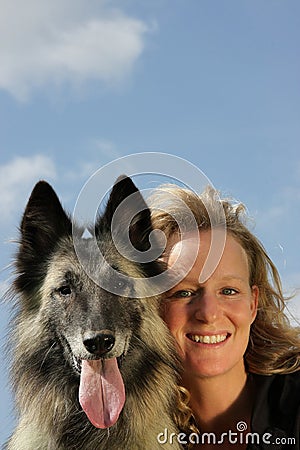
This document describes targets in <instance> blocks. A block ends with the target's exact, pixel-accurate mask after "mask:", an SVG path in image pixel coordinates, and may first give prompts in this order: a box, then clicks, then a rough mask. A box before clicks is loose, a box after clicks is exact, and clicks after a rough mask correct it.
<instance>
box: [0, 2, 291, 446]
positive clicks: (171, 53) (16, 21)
mask: <svg viewBox="0 0 300 450" xmlns="http://www.w3.org/2000/svg"><path fill="white" fill-rule="evenodd" d="M299 46H300V4H299V2H298V1H297V0H286V1H284V2H283V1H281V0H264V1H261V0H251V1H250V0H246V1H243V2H241V1H240V0H228V1H226V2H216V1H215V2H212V1H211V0H172V1H171V0H139V1H137V0H122V1H121V0H119V1H117V0H116V1H110V0H103V1H102V0H97V1H96V0H90V1H89V2H86V1H84V0H52V1H51V2H48V1H45V0H42V1H41V0H28V1H27V2H23V1H22V0H13V1H11V0H9V1H8V0H0V186H1V195H0V207H1V227H0V266H1V268H3V270H2V271H1V272H0V283H1V290H2V291H3V290H4V289H5V287H6V286H7V284H9V282H10V277H11V271H9V270H6V269H4V268H5V267H6V266H7V265H8V264H9V262H11V260H12V257H13V254H14V252H15V250H16V247H15V245H14V244H12V243H10V242H9V240H10V239H13V238H15V237H16V236H17V226H18V224H19V221H20V217H21V214H22V211H23V209H24V207H25V203H26V201H27V198H28V195H29V194H30V191H31V189H32V187H33V185H34V184H35V182H36V181H38V180H39V179H41V178H43V179H47V180H48V181H49V182H50V183H51V184H52V185H53V186H54V188H55V189H56V191H57V193H58V194H59V196H60V198H61V199H62V201H63V204H64V205H65V206H66V207H67V208H68V209H69V210H70V211H72V208H73V207H74V205H75V201H76V198H77V196H78V194H79V192H80V190H81V188H82V186H83V184H84V183H85V182H86V181H87V179H88V178H89V177H90V176H91V175H92V174H93V173H94V171H95V170H97V169H98V168H100V167H102V166H103V165H104V164H107V163H109V162H110V161H112V160H114V159H116V158H119V157H122V156H125V155H129V154H134V153H138V152H150V151H151V152H165V153H169V154H172V155H175V156H180V157H182V158H185V159H187V160H188V161H190V162H191V163H193V164H195V165H196V166H197V167H199V168H200V169H201V170H202V171H203V172H204V173H205V174H206V176H207V177H208V178H209V179H210V180H211V181H212V182H213V184H214V186H215V187H217V188H218V189H220V190H221V191H222V192H223V193H225V194H228V195H231V196H233V197H234V198H236V199H238V200H241V201H242V202H244V203H245V204H246V205H247V207H248V210H249V213H250V215H251V217H252V218H253V222H252V225H251V226H252V227H253V230H254V232H255V233H256V234H257V235H258V236H259V238H260V239H261V240H262V241H263V243H264V245H265V247H266V248H267V250H268V252H269V254H270V255H271V257H272V258H273V260H274V261H275V263H276V265H277V267H278V269H279V271H280V274H281V276H282V279H283V284H284V289H285V291H286V292H291V291H292V290H294V289H297V288H299V287H300V269H299V253H300V234H299V222H300V214H299V211H300V152H299V143H300V123H299V119H300V84H299V80H300V59H299ZM158 170H159V167H158ZM183 176H184V177H187V176H188V173H183ZM112 182H113V180H112ZM299 299H300V297H299V296H298V297H297V296H296V298H295V299H294V301H293V302H292V304H291V310H292V311H294V313H295V314H296V316H298V318H299V317H300V306H299V303H300V300H299ZM8 311H9V307H8V306H7V305H3V306H2V314H1V319H0V327H1V328H0V330H1V339H2V343H5V341H6V331H7V323H8V318H9V312H8ZM6 365H7V363H6V361H3V358H2V355H1V367H2V371H1V375H0V386H1V392H2V396H1V405H0V418H1V420H0V443H2V442H4V440H5V439H6V438H7V436H8V435H9V433H10V431H11V429H12V427H13V423H14V422H13V415H12V411H11V408H12V403H11V399H10V395H9V390H8V387H7V372H6V370H5V366H6Z"/></svg>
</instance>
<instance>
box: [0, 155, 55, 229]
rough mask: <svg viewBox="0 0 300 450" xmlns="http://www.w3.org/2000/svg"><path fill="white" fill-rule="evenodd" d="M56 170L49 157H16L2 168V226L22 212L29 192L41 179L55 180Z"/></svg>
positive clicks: (0, 170) (0, 187)
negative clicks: (15, 214)
mask: <svg viewBox="0 0 300 450" xmlns="http://www.w3.org/2000/svg"><path fill="white" fill-rule="evenodd" d="M55 175H56V168H55V165H54V162H53V161H52V160H51V158H49V157H48V156H43V155H34V156H29V157H16V158H14V159H12V160H11V161H9V162H8V163H7V164H4V165H2V166H0V192H1V195H0V210H1V220H2V224H3V222H5V221H8V220H10V219H11V218H12V217H13V215H14V213H16V212H18V211H20V209H22V208H23V206H24V204H25V199H26V198H27V197H28V192H30V189H31V188H32V186H33V184H34V183H35V182H36V181H38V180H39V179H41V178H43V177H45V178H48V179H49V178H50V179H51V178H52V179H53V178H55Z"/></svg>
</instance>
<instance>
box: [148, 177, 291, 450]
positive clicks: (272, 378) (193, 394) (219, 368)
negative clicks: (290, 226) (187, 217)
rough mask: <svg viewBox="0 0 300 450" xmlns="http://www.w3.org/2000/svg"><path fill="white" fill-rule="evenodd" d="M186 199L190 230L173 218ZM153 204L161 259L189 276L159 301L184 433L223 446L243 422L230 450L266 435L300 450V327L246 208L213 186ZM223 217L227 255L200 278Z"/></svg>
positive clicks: (165, 190) (158, 196) (163, 193)
mask: <svg viewBox="0 0 300 450" xmlns="http://www.w3.org/2000/svg"><path fill="white" fill-rule="evenodd" d="M182 201H184V202H185V204H186V205H187V206H188V208H189V210H190V211H191V212H192V213H193V216H194V217H195V219H196V222H197V227H198V228H197V229H196V230H195V229H191V228H190V225H189V224H188V223H186V224H185V225H186V226H185V229H184V232H182V229H180V228H179V226H178V222H177V221H176V220H175V217H177V218H178V217H180V215H181V216H182V214H181V212H180V209H182V206H181V205H182ZM149 202H150V204H151V205H153V207H152V222H153V226H154V228H156V229H160V230H162V231H163V232H164V233H165V235H166V238H167V246H166V249H165V252H164V255H163V257H164V259H165V261H166V263H167V265H168V269H170V271H172V267H175V264H176V267H177V268H178V267H180V265H182V268H183V272H184V273H185V275H184V276H183V277H182V280H181V281H180V282H179V283H177V284H176V285H175V286H174V287H173V288H172V289H171V290H169V291H168V292H166V294H165V296H164V299H163V301H162V306H161V313H162V316H163V318H164V320H165V322H166V324H167V325H168V327H169V329H170V331H171V333H172V335H173V336H174V338H175V340H176V344H177V348H178V352H179V355H180V356H181V359H182V362H183V373H182V387H180V391H181V392H184V393H185V395H186V399H187V400H186V402H185V403H186V405H185V407H182V411H181V413H178V421H179V423H180V426H181V429H182V430H183V431H184V432H186V433H191V431H192V430H194V431H195V427H196V429H197V430H198V432H201V433H202V436H203V435H212V434H213V435H214V436H215V437H216V440H215V441H214V442H210V441H209V442H205V440H204V441H203V440H202V441H199V440H196V441H194V442H198V443H201V448H202V449H203V448H204V449H206V448H215V447H216V445H217V444H218V442H219V444H220V447H221V448H223V449H224V448H227V445H226V443H225V444H224V438H223V437H224V434H225V435H229V433H230V432H234V431H235V432H236V430H237V429H238V428H237V427H238V424H240V423H241V421H242V422H243V424H244V426H243V430H242V434H243V435H245V439H244V440H243V439H242V438H240V439H239V444H236V445H235V448H238V449H246V448H247V449H251V448H263V447H262V445H263V442H262V439H263V437H264V436H265V433H266V432H268V433H270V434H271V435H272V437H273V440H274V442H275V439H277V438H278V436H279V435H280V436H279V437H280V439H281V441H280V442H281V446H279V447H278V448H285V446H284V445H285V442H287V441H285V440H284V439H283V438H285V439H287V438H291V439H293V441H292V442H293V444H294V446H293V447H292V448H293V449H299V445H300V444H299V427H300V371H299V369H300V337H299V329H296V328H293V327H291V326H290V324H289V322H288V319H287V317H286V315H285V312H284V308H285V304H286V299H285V298H284V296H283V294H282V289H281V282H280V277H279V274H278V272H277V269H276V267H275V266H274V264H273V263H272V261H271V260H270V258H269V256H268V255H267V253H266V251H265V249H264V247H263V246H262V244H261V243H260V242H259V241H258V239H257V238H256V237H255V236H254V235H253V234H252V233H251V232H250V231H249V229H248V228H247V227H246V225H245V214H244V211H245V208H244V207H243V206H242V205H240V204H239V205H235V204H233V203H232V202H230V201H229V200H221V199H220V198H219V196H218V194H217V192H216V191H214V190H213V189H211V188H207V189H206V191H205V192H204V193H202V194H201V195H200V196H198V195H196V194H195V193H193V192H191V191H188V190H185V189H182V188H179V187H177V186H172V185H171V186H170V185H168V186H162V187H161V188H159V189H158V190H157V192H156V193H154V194H153V195H152V196H151V198H150V199H149ZM220 205H221V206H222V208H223V211H224V216H222V215H220V214H219V208H220ZM224 221H225V226H226V235H225V240H224V248H223V252H222V254H221V256H220V257H219V258H218V260H216V264H215V268H214V269H213V270H211V272H210V273H209V276H207V277H206V278H205V277H204V278H203V276H202V274H203V272H205V265H206V264H207V261H208V255H209V254H210V253H213V248H212V246H213V245H212V242H213V240H212V234H213V232H215V233H218V232H219V231H220V230H221V228H222V227H224ZM181 222H182V217H181ZM212 223H213V226H212V225H211V224H212ZM223 229H224V228H223ZM197 246H198V251H197V254H196V257H195V258H194V260H193V261H192V263H190V261H189V264H187V263H186V261H187V260H191V256H190V255H191V254H193V252H194V251H195V248H196V249H197ZM187 267H188V268H187ZM186 406H188V408H187V407H186ZM239 431H241V430H239ZM203 433H204V434H203ZM249 435H251V436H253V435H255V436H256V438H255V440H253V438H252V439H251V440H250V438H249ZM247 436H248V440H247V439H246V437H247ZM190 442H192V441H190ZM272 442H273V441H272ZM278 442H279V441H278V440H277V441H276V443H278ZM212 444H213V446H212V447H211V445H212ZM227 444H228V445H229V446H230V444H232V442H229V443H227ZM252 444H253V445H254V444H255V445H256V447H254V446H252ZM193 448H197V447H195V446H194V447H193ZM199 448H200V447H199ZM289 448H291V447H290V446H289Z"/></svg>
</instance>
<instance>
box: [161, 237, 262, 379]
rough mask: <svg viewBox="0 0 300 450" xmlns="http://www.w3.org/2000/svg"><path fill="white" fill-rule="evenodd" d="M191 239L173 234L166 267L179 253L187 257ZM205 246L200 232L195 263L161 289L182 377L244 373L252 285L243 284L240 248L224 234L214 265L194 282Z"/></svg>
mask: <svg viewBox="0 0 300 450" xmlns="http://www.w3.org/2000/svg"><path fill="white" fill-rule="evenodd" d="M197 239H199V235H198V234H197V235H196V234H195V233H190V234H189V235H188V236H187V239H185V240H184V241H179V239H178V240H176V239H174V238H173V239H172V244H170V248H169V253H168V255H169V256H168V266H169V267H171V266H172V265H173V264H174V262H175V261H176V259H177V258H178V256H179V253H180V252H182V251H183V252H184V253H185V254H187V255H188V254H189V253H190V252H191V249H192V248H195V241H197ZM209 248H210V232H209V231H205V232H201V233H200V248H199V252H198V255H197V258H196V261H195V263H194V265H193V267H192V269H191V270H190V272H189V273H188V274H187V276H186V277H185V278H184V279H183V280H182V281H181V282H180V283H179V284H178V285H177V286H175V287H174V288H173V289H171V290H170V291H169V292H168V293H167V295H166V301H165V304H164V309H163V317H164V320H165V322H166V323H167V325H168V327H169V329H170V331H171V333H172V334H173V336H174V337H175V339H176V341H177V344H178V346H179V350H180V354H181V356H182V360H183V364H184V373H185V374H186V375H188V376H190V375H191V376H199V377H214V376H219V375H223V374H225V373H228V372H229V371H231V372H232V373H233V374H234V373H237V374H238V373H245V368H244V360H243V356H244V353H245V351H246V348H247V345H248V340H249V333H250V325H251V324H252V322H253V321H254V319H255V316H256V312H257V299H258V288H257V287H256V286H250V285H249V267H248V259H247V255H246V252H245V250H244V249H243V247H242V246H241V245H240V244H239V242H238V241H237V240H236V239H235V238H234V237H233V236H232V235H230V234H227V238H226V244H225V248H224V252H223V254H222V257H221V260H220V262H219V264H218V266H217V268H216V269H215V271H214V272H213V274H212V275H211V276H210V278H208V279H207V280H206V281H204V282H203V283H199V276H200V273H201V270H202V268H203V265H204V262H205V260H206V257H207V255H208V251H209ZM181 254H182V253H181Z"/></svg>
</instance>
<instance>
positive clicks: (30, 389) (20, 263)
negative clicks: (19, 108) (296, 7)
mask: <svg viewBox="0 0 300 450" xmlns="http://www.w3.org/2000/svg"><path fill="white" fill-rule="evenodd" d="M132 193H136V194H137V195H138V199H139V203H140V204H139V206H140V207H139V210H140V211H141V212H140V213H139V214H138V216H136V218H135V220H134V222H133V223H132V225H131V230H130V236H131V240H132V243H133V245H134V246H135V247H136V248H138V249H139V250H140V251H144V250H147V249H148V248H149V239H148V238H149V233H150V231H151V223H150V212H149V209H148V208H147V205H146V204H145V202H144V200H143V198H142V196H141V194H140V193H139V191H138V189H137V188H136V187H135V185H134V184H133V182H132V181H131V179H130V178H128V177H123V178H122V179H121V180H120V179H119V180H118V182H117V183H116V184H115V185H114V187H113V189H112V192H111V194H110V197H109V200H108V203H107V206H106V209H105V211H104V213H103V214H102V215H101V216H100V217H99V218H98V219H97V222H96V225H95V236H96V238H97V243H98V245H99V248H100V249H101V252H102V254H103V255H104V256H105V259H106V260H107V261H108V262H109V264H110V266H112V267H114V268H115V269H116V270H117V271H119V272H120V273H123V274H125V275H129V276H133V277H145V278H149V277H152V276H154V275H156V274H158V273H160V271H161V267H160V265H159V264H158V263H157V262H152V263H137V262H132V261H129V260H128V259H126V258H125V257H124V256H122V255H121V254H120V253H119V252H118V251H117V250H116V248H115V246H114V244H113V242H112V237H111V230H110V228H111V221H112V216H113V214H114V212H115V210H116V208H117V207H118V206H119V205H120V204H121V202H122V201H123V200H124V199H126V198H127V197H128V196H129V195H131V194H132ZM142 210H143V211H142ZM74 229H75V235H76V237H75V239H77V243H78V245H79V246H80V247H81V250H83V251H84V252H86V254H88V255H89V260H90V270H94V271H95V270H97V271H98V273H99V274H100V275H101V277H105V276H106V274H105V268H103V267H102V266H101V264H100V263H99V264H98V262H97V255H94V254H93V252H94V249H93V248H92V245H91V242H90V241H91V239H84V238H83V237H82V232H83V229H79V228H73V232H74ZM123 232H124V230H123V225H122V223H119V228H118V230H117V234H119V235H120V236H121V235H122V233H123ZM121 237H122V236H121ZM121 240H122V239H121ZM16 271H17V274H16V280H15V284H14V288H15V291H16V294H17V296H16V298H17V302H16V308H17V313H16V318H15V322H14V327H13V331H12V341H13V355H14V357H13V360H14V361H13V365H12V380H13V387H14V392H15V397H16V405H17V411H18V415H19V423H18V425H17V428H16V430H15V432H14V433H13V435H12V437H11V438H10V440H9V441H8V443H7V444H6V448H7V450H72V449H73V450H74V449H77V450H101V449H105V450H107V449H110V450H120V449H124V450H145V449H146V450H147V449H149V450H155V449H159V448H162V446H161V445H160V444H159V443H158V441H157V435H158V433H160V432H162V431H163V430H164V428H168V431H169V433H172V432H175V433H177V429H176V427H175V425H174V423H173V420H172V414H173V412H174V409H175V408H176V379H177V375H178V369H177V367H178V361H177V357H176V356H175V354H176V352H175V348H174V345H173V343H172V339H171V336H170V334H169V332H168V330H167V328H166V326H165V324H164V323H163V321H162V320H161V318H160V317H159V299H158V298H157V297H152V298H150V295H151V291H149V298H135V296H134V284H133V285H132V286H130V288H129V287H128V286H124V295H121V296H120V295H116V294H112V293H110V292H108V291H106V290H104V289H103V288H101V287H99V286H98V285H97V284H96V283H95V282H94V281H92V280H91V278H90V277H89V276H88V275H87V273H86V272H85V271H84V269H83V268H82V266H81V264H80V263H79V261H78V259H77V257H76V253H75V251H74V245H73V238H72V223H71V220H70V218H69V217H68V215H67V214H66V213H65V211H64V210H63V208H62V206H61V204H60V202H59V200H58V198H57V196H56V194H55V192H54V191H53V189H52V188H51V186H50V185H49V184H48V183H46V182H44V181H41V182H39V183H38V184H37V185H36V186H35V188H34V190H33V191H32V194H31V197H30V199H29V201H28V204H27V207H26V209H25V212H24V216H23V219H22V222H21V239H20V246H19V250H18V254H17V258H16ZM129 297H131V298H129ZM96 330H110V332H111V333H112V334H113V335H114V336H115V344H114V346H113V348H112V349H109V350H108V351H107V352H106V353H105V354H104V356H102V358H105V359H109V358H112V357H116V358H117V359H118V364H119V366H120V372H121V375H122V378H123V381H124V385H125V392H126V401H125V405H124V407H123V409H122V411H121V413H120V415H119V419H118V420H117V422H116V424H114V425H113V426H111V427H110V428H108V429H99V428H96V427H95V426H93V425H92V424H91V423H90V421H89V420H88V418H87V416H86V414H85V412H84V411H83V410H82V408H81V406H80V403H79V400H78V390H79V382H80V363H79V364H78V361H82V360H91V359H96V358H98V359H99V357H98V356H95V354H93V353H89V351H88V350H87V348H86V347H85V345H84V343H83V340H84V339H83V336H85V335H86V333H88V334H89V333H90V334H92V335H93V333H95V331H96ZM76 361H77V363H76ZM171 447H172V449H179V448H180V447H179V445H178V444H176V443H175V442H174V444H172V445H170V444H166V445H163V448H165V449H168V448H171Z"/></svg>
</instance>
